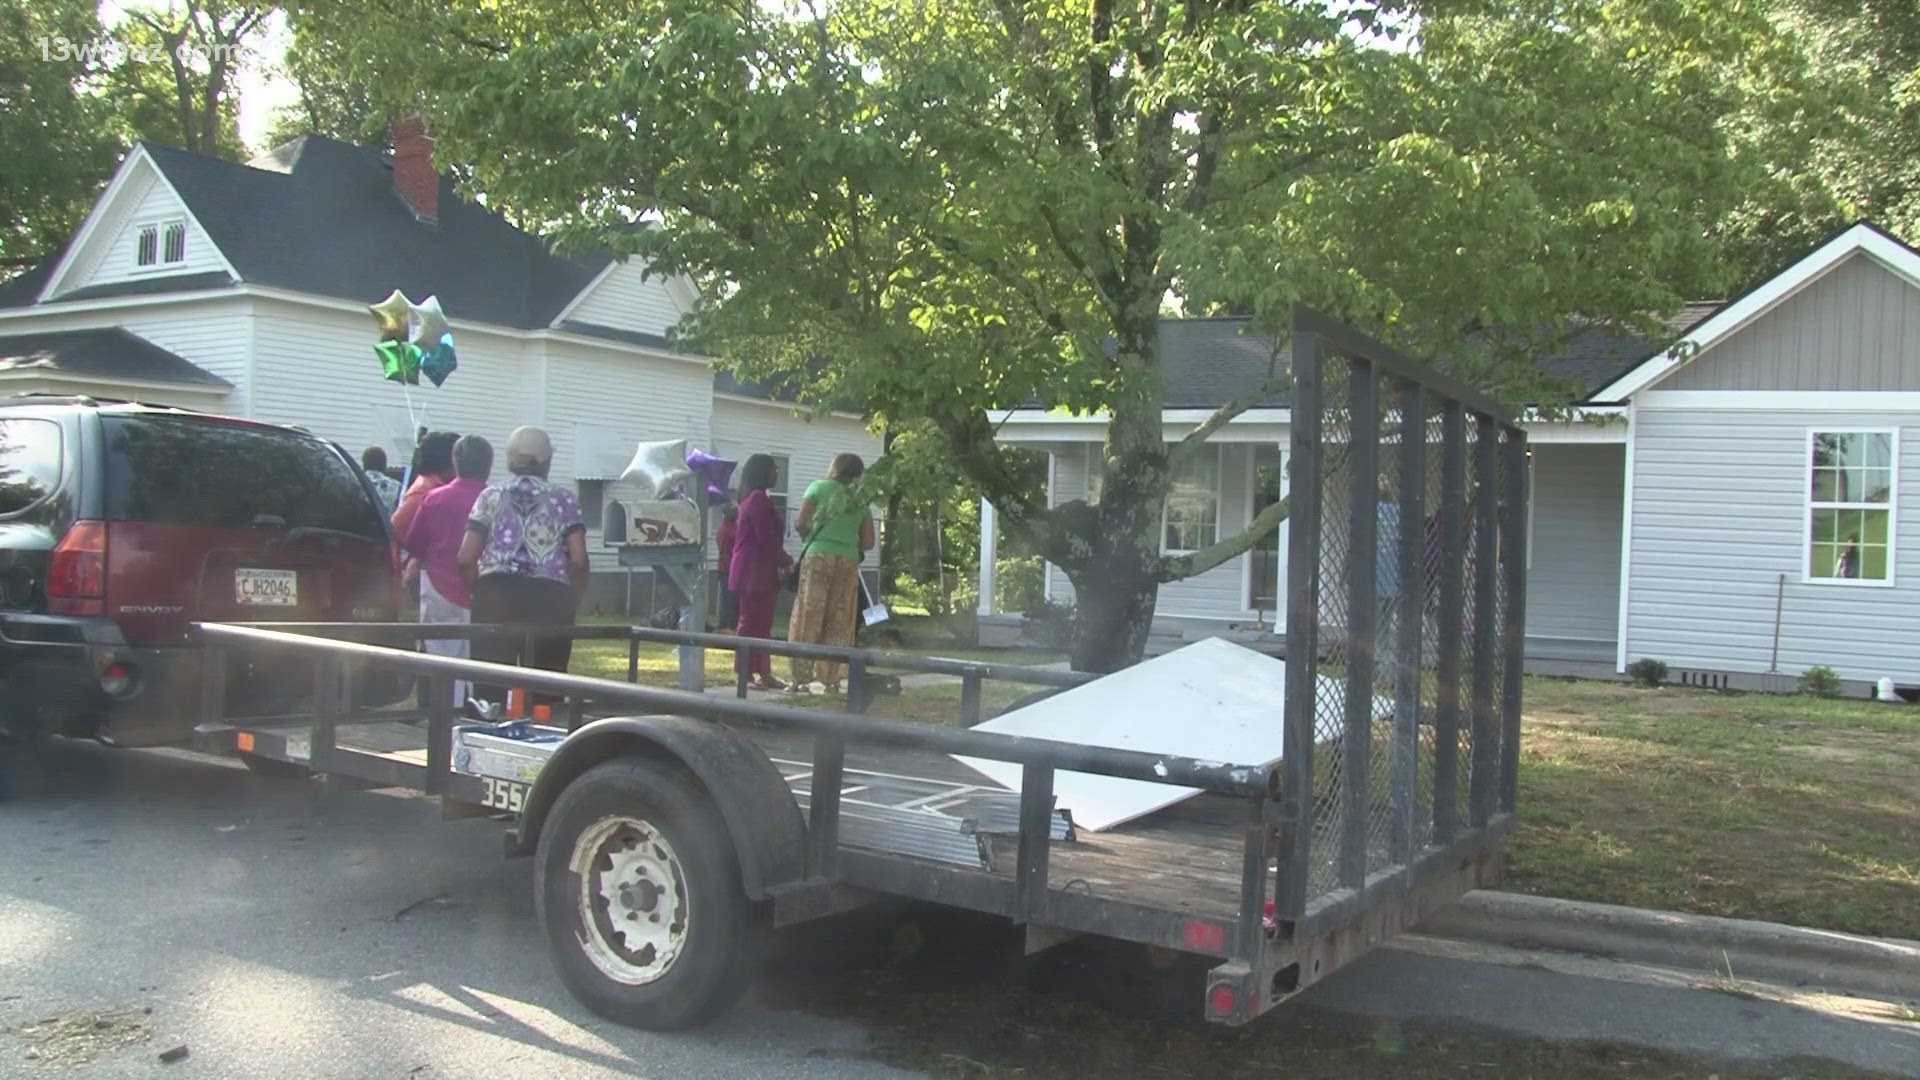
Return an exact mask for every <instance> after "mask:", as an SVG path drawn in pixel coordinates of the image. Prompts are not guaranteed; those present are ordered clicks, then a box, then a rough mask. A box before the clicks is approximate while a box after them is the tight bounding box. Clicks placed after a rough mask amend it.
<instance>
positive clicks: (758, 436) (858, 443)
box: [713, 398, 880, 566]
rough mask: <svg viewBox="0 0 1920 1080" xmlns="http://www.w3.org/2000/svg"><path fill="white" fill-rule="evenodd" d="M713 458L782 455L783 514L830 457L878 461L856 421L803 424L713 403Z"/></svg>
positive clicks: (800, 419) (772, 409)
mask: <svg viewBox="0 0 1920 1080" xmlns="http://www.w3.org/2000/svg"><path fill="white" fill-rule="evenodd" d="M713 452H714V453H716V454H719V455H721V456H722V457H729V458H734V459H736V460H741V461H744V460H746V457H747V455H748V454H784V455H786V457H787V461H788V462H789V465H788V469H789V472H790V474H791V475H789V476H788V477H787V494H788V509H789V511H790V513H794V514H797V513H799V511H800V494H801V492H803V491H805V490H806V489H807V485H808V484H811V483H813V482H814V481H815V480H818V479H820V478H821V477H823V476H825V475H827V466H828V465H830V464H832V463H833V459H834V456H835V455H837V454H844V453H855V454H859V455H860V456H861V458H862V459H864V460H865V461H866V462H867V463H868V464H872V463H873V462H874V461H875V460H876V459H877V458H879V456H880V440H879V439H878V438H877V437H875V436H874V435H873V433H871V432H869V431H868V430H867V429H866V426H865V425H864V424H862V423H861V422H860V421H858V420H852V419H848V418H846V417H840V416H822V417H815V418H812V419H809V418H808V417H807V416H805V415H803V414H796V413H795V412H794V411H793V410H791V409H789V408H787V407H785V406H780V405H772V404H760V403H757V402H746V401H737V400H733V399H731V398H719V399H716V400H715V401H714V403H713ZM787 548H788V550H789V551H791V552H793V553H794V554H796V555H797V554H799V551H800V541H799V540H798V539H797V538H794V537H788V540H787ZM877 561H878V553H877V552H869V553H868V555H867V565H869V566H872V565H877Z"/></svg>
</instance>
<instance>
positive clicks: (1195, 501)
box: [1162, 446, 1220, 551]
mask: <svg viewBox="0 0 1920 1080" xmlns="http://www.w3.org/2000/svg"><path fill="white" fill-rule="evenodd" d="M1163 533H1164V535H1163V537H1162V546H1163V547H1164V548H1165V549H1166V550H1167V551H1199V550H1200V549H1201V548H1204V547H1210V546H1212V544H1213V543H1214V541H1216V540H1218V539H1219V538H1220V448H1219V447H1218V446H1203V447H1201V449H1200V452H1199V453H1197V454H1194V455H1193V456H1191V457H1189V458H1187V459H1186V460H1184V461H1181V462H1179V463H1177V464H1176V465H1174V467H1173V473H1172V475H1171V476H1170V477H1168V482H1167V509H1166V525H1165V527H1164V529H1163Z"/></svg>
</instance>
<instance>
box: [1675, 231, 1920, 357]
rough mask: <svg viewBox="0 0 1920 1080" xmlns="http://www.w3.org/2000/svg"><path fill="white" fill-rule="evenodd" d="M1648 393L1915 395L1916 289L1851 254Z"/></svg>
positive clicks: (1919, 303) (1919, 322)
mask: <svg viewBox="0 0 1920 1080" xmlns="http://www.w3.org/2000/svg"><path fill="white" fill-rule="evenodd" d="M1650 389H1653V390H1659V391H1669V390H1695V391H1698V390H1739V391H1782V390H1793V391H1807V392H1822V391H1920V287H1916V285H1915V284H1914V283H1913V282H1912V281H1909V280H1908V279H1906V278H1904V277H1902V276H1900V275H1899V274H1896V273H1894V272H1893V271H1892V270H1890V269H1888V267H1887V266H1886V265H1885V264H1884V263H1882V262H1880V261H1879V260H1878V259H1876V258H1874V257H1873V256H1871V255H1868V254H1866V253H1864V252H1855V253H1854V254H1852V255H1850V256H1848V257H1847V258H1845V259H1843V260H1842V261H1841V262H1840V263H1838V264H1837V265H1835V266H1834V267H1833V268H1832V269H1831V270H1828V271H1827V272H1826V273H1824V274H1822V275H1820V277H1818V278H1816V279H1814V280H1813V281H1810V282H1808V283H1807V284H1806V285H1805V286H1803V287H1802V288H1801V289H1800V290H1799V291H1798V292H1795V293H1794V294H1793V295H1791V296H1789V297H1787V298H1786V299H1784V300H1781V301H1780V302H1779V303H1778V304H1777V305H1775V306H1774V307H1773V308H1772V310H1770V311H1768V312H1767V313H1766V314H1764V315H1761V316H1760V317H1759V318H1757V319H1755V320H1754V321H1753V322H1751V323H1749V324H1747V325H1746V326H1745V327H1742V328H1741V329H1740V330H1738V331H1736V332H1735V333H1734V334H1732V335H1731V336H1729V337H1727V338H1726V339H1725V340H1723V341H1721V342H1720V343H1719V344H1717V345H1715V346H1713V347H1712V348H1710V349H1706V350H1703V351H1702V352H1701V353H1700V354H1699V355H1698V356H1695V357H1694V358H1693V359H1692V360H1691V361H1690V362H1688V363H1686V364H1684V365H1682V366H1681V367H1679V368H1678V369H1677V370H1675V371H1674V372H1673V373H1672V374H1671V375H1668V376H1667V377H1666V378H1663V379H1661V380H1660V381H1658V382H1656V383H1654V384H1653V385H1652V387H1650Z"/></svg>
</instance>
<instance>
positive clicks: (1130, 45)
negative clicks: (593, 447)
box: [302, 0, 1765, 667]
mask: <svg viewBox="0 0 1920 1080" xmlns="http://www.w3.org/2000/svg"><path fill="white" fill-rule="evenodd" d="M302 15H303V18H308V19H311V20H314V24H315V28H316V29H317V30H319V31H320V32H322V33H323V34H324V35H325V36H326V37H327V38H328V39H329V40H331V41H333V42H335V43H336V44H338V45H339V46H340V47H342V48H343V49H344V50H346V51H347V52H348V53H349V54H351V55H352V56H353V57H354V58H355V60H356V61H357V62H358V63H360V64H363V65H369V66H371V68H372V69H377V70H381V71H383V72H389V73H391V76H392V80H393V81H392V82H391V83H389V84H388V85H387V89H388V92H390V93H392V94H393V95H394V96H395V99H396V100H397V101H402V102H404V103H408V104H412V105H415V106H417V107H419V108H421V109H422V110H423V111H424V112H425V113H426V114H428V116H429V117H430V119H431V120H432V122H433V123H434V125H435V127H436V131H437V134H438V135H439V137H440V140H441V141H440V143H439V145H440V148H441V149H442V150H443V151H444V152H446V154H447V155H448V156H449V157H452V158H455V159H459V160H463V161H466V162H470V163H472V166H473V168H474V180H475V182H476V183H477V184H478V185H479V186H480V187H481V188H483V189H484V190H485V191H486V192H487V194H488V196H489V198H490V199H495V200H499V201H500V202H502V203H507V204H512V205H515V206H517V207H518V208H519V209H520V210H521V212H522V214H523V216H525V217H526V218H528V219H530V220H533V221H536V222H544V223H547V224H548V225H549V226H550V227H551V231H552V232H554V233H555V234H557V235H558V236H559V237H561V238H562V239H563V240H565V241H577V242H581V243H589V244H594V245H600V246H606V247H613V248H616V249H619V250H623V251H629V252H634V253H637V254H639V255H641V256H643V257H645V258H646V259H648V260H649V261H651V262H652V263H653V264H654V265H656V266H659V267H661V268H664V269H672V270H683V271H686V272H688V273H690V274H692V275H694V276H695V278H696V279H697V280H699V281H700V282H701V283H702V285H703V286H704V290H705V296H706V298H707V299H706V302H705V303H704V304H703V305H702V306H701V308H700V309H699V311H698V312H696V314H695V315H694V316H693V317H692V319H691V320H690V322H689V324H688V326H687V327H686V330H687V331H688V332H689V333H690V334H692V335H694V337H695V338H696V339H697V340H698V341H699V342H701V343H702V345H703V346H704V347H706V348H707V349H709V350H710V351H713V352H715V353H716V354H717V355H720V356H722V357H723V358H725V359H726V361H727V362H729V363H731V364H734V365H735V366H737V367H738V368H740V369H741V370H743V371H744V372H745V373H746V374H748V375H773V374H782V375H785V376H787V377H788V378H789V379H793V378H798V379H799V380H801V381H802V383H803V384H804V385H805V386H806V388H807V390H808V392H809V395H810V397H812V398H813V399H814V400H819V401H825V400H835V401H849V400H851V401H858V402H861V403H863V404H864V406H865V408H866V409H867V410H868V412H869V414H870V415H871V416H873V417H874V418H875V419H876V420H881V421H886V422H889V423H909V422H925V423H927V424H930V425H931V429H932V430H934V431H936V432H938V433H939V436H940V437H941V439H942V440H943V443H944V446H945V450H946V452H947V453H948V454H950V455H951V456H952V458H953V460H954V462H955V464H956V466H957V467H958V468H959V469H960V470H961V471H962V472H963V473H964V474H965V475H966V476H967V478H968V479H969V480H970V481H971V482H972V483H974V484H975V485H977V486H978V488H979V489H980V490H981V491H982V492H983V493H984V494H986V496H987V497H988V498H990V499H992V500H993V501H994V502H995V504H996V506H997V507H998V509H999V510H1000V511H1001V513H1002V516H1003V518H1004V519H1005V520H1006V521H1007V523H1008V525H1009V526H1010V527H1011V528H1012V529H1013V530H1014V531H1016V532H1017V533H1019V534H1021V535H1023V536H1025V537H1027V538H1028V539H1030V540H1031V542H1032V543H1033V544H1034V546H1035V547H1036V549H1037V550H1039V551H1041V552H1042V553H1044V554H1045V555H1046V557H1047V558H1048V559H1049V560H1050V561H1052V562H1054V563H1055V564H1057V565H1059V566H1061V567H1062V568H1063V569H1065V571H1066V572H1067V574H1068V576H1069V577H1070V578H1071V579H1072V580H1073V582H1074V584H1075V587H1076V591H1077V594H1078V597H1079V603H1080V607H1081V612H1082V619H1081V636H1080V644H1079V645H1078V646H1077V647H1076V661H1077V662H1079V663H1080V664H1081V665H1082V666H1091V667H1109V666H1112V665H1114V664H1117V663H1124V662H1126V660H1127V659H1129V658H1131V657H1135V656H1137V655H1138V652H1139V648H1140V646H1141V645H1142V644H1143V642H1144V638H1145V633H1146V628H1147V623H1148V622H1149V621H1150V619H1151V616H1152V611H1153V597H1154V591H1155V589H1156V588H1157V585H1158V584H1159V583H1160V582H1164V581H1168V580H1176V579H1178V578H1180V577H1183V576H1187V575H1190V574H1193V573H1196V572H1199V571H1201V570H1204V569H1206V568H1207V567H1209V566H1212V565H1217V564H1218V563H1219V562H1221V561H1223V560H1225V559H1227V558H1231V557H1233V556H1234V555H1237V554H1239V553H1240V552H1241V551H1244V550H1245V549H1246V547H1247V546H1248V545H1249V544H1251V543H1252V542H1253V540H1254V539H1255V538H1256V536H1257V535H1258V534H1259V533H1260V532H1263V531H1267V530H1270V529H1271V528H1272V527H1273V526H1274V525H1275V524H1276V523H1277V522H1278V521H1279V520H1281V518H1282V517H1283V516H1284V514H1285V513H1286V506H1285V504H1284V503H1281V504H1277V505H1276V506H1275V507H1273V508H1272V509H1271V510H1269V511H1268V512H1266V513H1263V514H1262V515H1261V516H1260V517H1259V518H1257V519H1256V520H1255V522H1254V525H1253V528H1251V529H1250V530H1248V532H1246V533H1243V534H1242V535H1240V536H1234V537H1225V538H1222V539H1221V540H1220V541H1219V543H1217V544H1215V545H1213V546H1212V547H1210V548H1208V549H1205V550H1202V551H1200V552H1196V553H1191V554H1166V553H1163V552H1162V551H1161V550H1160V544H1159V536H1158V532H1159V529H1160V507H1161V505H1162V502H1163V500H1164V498H1165V495H1166V492H1167V487H1168V477H1169V470H1170V469H1171V468H1174V467H1176V466H1177V465H1178V463H1179V461H1180V459H1181V458H1183V457H1184V456H1187V455H1190V454H1192V453H1194V452H1195V451H1196V448H1197V447H1198V446H1199V445H1200V443H1202V442H1203V441H1204V440H1205V438H1206V437H1207V436H1208V435H1210V434H1211V432H1212V431H1213V430H1215V429H1216V428H1217V426H1218V424H1219V423H1220V422H1224V421H1225V419H1226V418H1227V416H1228V415H1229V414H1231V413H1232V412H1233V411H1235V410H1236V409H1239V408H1244V407H1246V406H1247V405H1249V404H1251V402H1252V400H1254V398H1255V397H1257V395H1254V396H1251V397H1243V398H1242V399H1240V400H1238V401H1236V402H1234V403H1230V404H1229V405H1228V407H1227V408H1226V409H1224V410H1223V412H1222V414H1221V415H1220V416H1218V417H1216V421H1215V422H1210V423H1208V424H1204V425H1201V427H1200V428H1199V429H1198V430H1197V431H1195V432H1194V433H1193V434H1191V435H1188V436H1185V437H1184V438H1182V439H1180V440H1177V441H1174V442H1172V443H1169V442H1168V441H1167V438H1166V433H1165V432H1164V431H1163V428H1162V422H1161V403H1162V402H1163V401H1164V400H1165V387H1164V386H1163V385H1162V373H1161V365H1160V354H1159V343H1158V338H1157V320H1158V317H1159V313H1160V308H1161V305H1162V303H1163V301H1164V300H1165V299H1166V298H1167V297H1168V296H1169V295H1170V294H1171V295H1178V296H1180V297H1182V298H1184V299H1185V300H1186V301H1187V302H1188V303H1189V305H1190V306H1191V305H1200V306H1206V305H1213V304H1222V305H1233V306H1236V307H1238V308H1240V309H1243V310H1247V311H1250V312H1252V313H1253V314H1254V315H1255V316H1256V317H1259V318H1261V319H1263V320H1266V321H1267V322H1269V323H1270V324H1271V323H1272V322H1273V321H1274V320H1275V319H1277V318H1279V317H1280V316H1281V315H1282V313H1284V312H1285V311H1286V310H1287V308H1288V305H1290V304H1291V303H1292V302H1294V301H1308V302H1311V303H1314V304H1317V305H1319V306H1321V307H1324V308H1327V309H1330V310H1332V311H1334V312H1336V313H1338V314H1341V315H1344V316H1346V317H1349V318H1352V319H1353V320H1355V321H1356V322H1358V323H1360V324H1361V325H1363V326H1365V327H1367V328H1369V329H1373V330H1376V331H1378V332H1381V333H1384V334H1385V335H1387V336H1388V337H1390V338H1392V339H1394V340H1396V341H1398V342H1400V343H1401V344H1404V345H1407V346H1409V347H1412V348H1415V349H1418V350H1421V351H1423V352H1427V353H1429V354H1431V353H1432V352H1434V351H1435V350H1438V349H1442V348H1447V349H1450V350H1451V351H1452V352H1453V354H1455V355H1456V356H1457V357H1458V358H1459V362H1460V363H1462V364H1463V366H1465V367H1467V368H1469V369H1471V370H1472V371H1473V373H1474V375H1475V377H1476V378H1477V380H1478V381H1480V382H1482V383H1483V384H1488V385H1505V386H1508V387H1510V388H1512V389H1513V392H1514V393H1516V394H1520V393H1526V392H1528V391H1526V390H1522V389H1520V388H1522V387H1527V386H1530V385H1533V380H1532V377H1531V374H1530V369H1529V368H1528V367H1527V366H1526V365H1525V364H1524V363H1522V362H1520V361H1519V360H1517V359H1516V358H1517V357H1519V356H1520V355H1522V354H1523V353H1524V346H1525V344H1526V342H1528V341H1537V340H1538V339H1540V338H1542V337H1545V336H1550V335H1551V334H1553V333H1554V332H1555V331H1556V330H1557V329H1558V328H1561V327H1564V326H1566V325H1567V323H1568V320H1571V319H1582V320H1593V319H1598V320H1609V321H1616V322H1631V321H1634V320H1638V319H1644V318H1646V317H1647V316H1649V315H1650V314H1653V313H1658V312H1661V311H1664V310H1668V309H1671V308H1673V307H1675V306H1677V305H1678V304H1679V303H1680V302H1681V301H1682V300H1683V299H1685V298H1686V297H1687V296H1689V295H1697V294H1699V293H1700V292H1701V291H1703V290H1706V291H1711V290H1713V289H1715V288H1718V287H1720V286H1721V285H1722V284H1723V282H1722V281H1721V280H1720V268H1721V266H1722V264H1721V263H1720V262H1719V261H1718V260H1716V259H1715V258H1714V254H1715V241H1714V238H1713V236H1712V233H1711V230H1710V229H1709V228H1708V225H1709V224H1710V223H1712V222H1714V221H1716V220H1717V219H1718V218H1719V217H1720V216H1721V215H1723V214H1724V213H1726V212H1727V211H1728V209H1729V208H1730V207H1732V206H1733V205H1734V203H1735V201H1736V200H1737V197H1738V191H1739V188H1740V181H1739V169H1738V168H1737V166H1736V163H1735V162H1734V161H1733V160H1732V159H1731V158H1730V156H1729V155H1728V153H1727V148H1726V143H1725V139H1724V137H1723V134H1722V132H1721V131H1720V129H1719V127H1718V125H1717V123H1716V120H1717V117H1718V115H1719V114H1720V112H1722V111H1724V110H1725V109H1726V108H1728V107H1729V106H1730V102H1729V100H1728V97H1727V94H1728V93H1730V92H1731V91H1730V90H1729V86H1728V83H1727V82H1726V81H1725V80H1722V79H1718V78H1716V77H1715V75H1714V73H1715V71H1716V70H1717V69H1718V67H1719V66H1720V65H1723V64H1725V63H1728V62H1730V61H1731V60H1732V59H1733V58H1735V57H1737V56H1739V55H1740V54H1741V51H1742V50H1743V49H1744V48H1745V47H1746V44H1747V38H1748V37H1749V36H1750V35H1753V34H1758V33H1763V32H1765V24H1764V21H1763V20H1761V19H1760V17H1759V14H1758V13H1757V12H1754V11H1751V10H1749V9H1748V7H1747V6H1746V5H1745V4H1744V3H1741V2H1739V0H1551V2H1549V0H1537V2H1524V3H1504V2H1503V3H1491V2H1483V0H1411V2H1406V3H1398V2H1389V3H1367V2H1364V0H1363V2H1350V0H1283V2H1264V3H1261V2H1237V0H1220V2H1207V0H1192V2H1186V3H1179V2H1173V0H1132V2H1122V0H1077V2H1065V0H1056V2H1043V3H1021V2H1017V0H993V2H986V0H973V2H961V3H953V4H943V5H940V6H938V7H937V8H935V7H932V6H927V5H921V4H896V3H892V2H888V0H834V2H824V0H823V2H821V3H808V4H804V5H794V6H791V7H789V8H788V9H786V10H775V9H773V8H772V7H770V6H769V5H763V4H755V3H750V2H739V3H719V2H712V0H634V2H630V3H625V4H603V5H580V4H575V3H571V2H565V0H501V2H499V3H494V4H489V5H485V6H471V7H469V6H457V7H449V6H447V5H443V4H438V3H432V2H428V0H377V2H376V0H330V2H328V3H326V4H324V5H314V6H312V7H309V8H305V9H303V11H302ZM403 55H404V58H405V62H404V63H402V62H401V59H402V56H403ZM642 222H644V223H647V224H648V226H649V227H646V228H635V227H634V226H635V225H636V224H637V223H642ZM1473 328H1480V330H1481V333H1480V334H1479V336H1478V337H1476V338H1475V340H1476V341H1478V342H1480V343H1481V344H1482V346H1483V347H1482V348H1481V349H1480V350H1479V351H1478V352H1475V351H1474V350H1471V349H1466V348H1464V347H1463V345H1462V338H1463V336H1464V335H1465V334H1466V333H1467V332H1468V331H1469V330H1470V329H1473ZM1489 328H1498V329H1499V330H1502V331H1504V332H1505V333H1504V335H1502V334H1492V333H1488V332H1487V331H1488V329H1489ZM1534 389H1535V390H1537V389H1538V388H1537V386H1534ZM1027 404H1037V405H1040V406H1044V407H1048V408H1059V409H1068V410H1073V411H1077V412H1087V411H1099V412H1104V413H1105V414H1106V415H1107V416H1108V417H1109V421H1108V425H1107V433H1106V442H1105V457H1106V469H1105V481H1104V483H1103V485H1102V491H1101V494H1100V496H1099V499H1098V502H1097V503H1095V504H1091V505H1090V504H1087V503H1083V502H1075V503H1071V504H1068V505H1066V506H1064V507H1050V506H1048V505H1046V504H1045V500H1044V499H1042V498H1038V497H1036V496H1035V495H1034V494H1033V493H1032V491H1031V488H1030V487H1029V485H1027V484H1026V483H1025V482H1024V476H1025V474H1024V471H1023V469H1022V468H1021V464H1020V462H1019V461H1017V460H1015V458H1014V457H1012V456H1010V455H1009V453H1008V452H1007V451H1006V450H1005V449H1004V448H1002V447H1000V446H999V445H997V444H996V443H995V441H994V439H993V435H994V424H995V417H996V416H997V415H998V413H999V412H1000V411H1001V410H1005V409H1007V408H1009V407H1014V406H1021V405H1027Z"/></svg>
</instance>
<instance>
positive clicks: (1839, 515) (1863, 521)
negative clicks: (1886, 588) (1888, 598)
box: [1808, 510, 1892, 581]
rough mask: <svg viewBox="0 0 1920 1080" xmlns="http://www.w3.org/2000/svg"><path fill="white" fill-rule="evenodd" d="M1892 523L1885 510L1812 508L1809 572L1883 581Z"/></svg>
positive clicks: (1821, 575)
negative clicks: (1888, 536) (1888, 532)
mask: <svg viewBox="0 0 1920 1080" xmlns="http://www.w3.org/2000/svg"><path fill="white" fill-rule="evenodd" d="M1891 524H1892V514H1891V513H1890V512H1889V511H1886V510H1815V511H1814V512H1813V540H1812V544H1813V546H1812V548H1811V549H1810V552H1809V553H1810V555H1811V560H1810V561H1811V565H1810V566H1809V567H1808V572H1809V576H1811V577H1814V578H1828V579H1839V580H1865V581H1886V580H1887V579H1888V575H1889V571H1890V567H1889V560H1888V544H1887V529H1888V527H1889V526H1890V525H1891Z"/></svg>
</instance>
